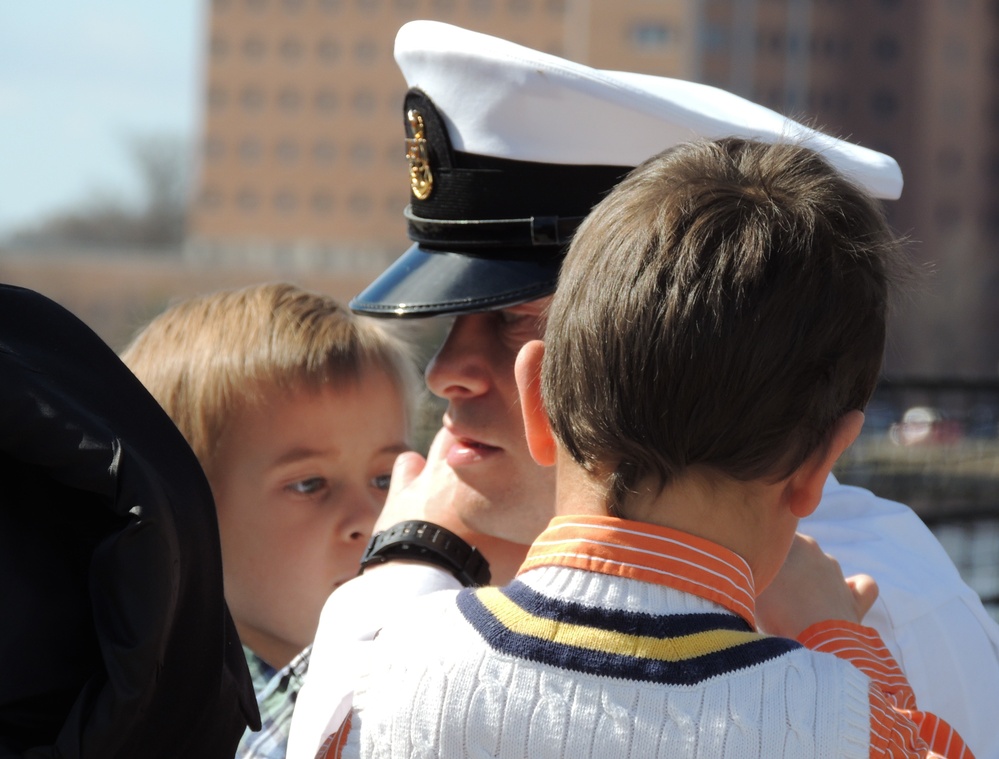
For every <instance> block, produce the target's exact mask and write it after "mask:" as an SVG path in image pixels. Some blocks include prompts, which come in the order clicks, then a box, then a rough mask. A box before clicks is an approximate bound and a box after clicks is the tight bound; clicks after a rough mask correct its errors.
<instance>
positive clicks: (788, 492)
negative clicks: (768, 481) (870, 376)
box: [784, 410, 864, 519]
mask: <svg viewBox="0 0 999 759" xmlns="http://www.w3.org/2000/svg"><path fill="white" fill-rule="evenodd" d="M863 426H864V413H863V412H862V411H856V410H854V411H847V412H846V413H845V414H843V416H841V417H840V418H839V420H838V421H837V422H836V424H835V425H833V429H832V432H831V433H830V436H829V444H828V445H827V446H826V447H825V448H820V449H819V450H817V451H815V453H813V454H812V455H811V456H810V457H809V458H808V459H806V460H805V462H804V463H803V464H802V465H801V466H800V467H799V468H798V469H797V471H796V472H795V473H794V474H792V475H791V477H790V478H789V479H788V481H787V483H786V486H785V490H784V497H785V499H786V501H787V503H788V505H789V506H790V508H791V513H792V514H794V516H796V517H798V518H799V519H803V518H804V517H807V516H808V515H809V514H811V513H812V512H813V511H815V509H816V507H817V506H818V505H819V501H820V500H821V499H822V488H823V487H825V484H826V480H827V479H828V478H829V473H830V472H831V471H832V468H833V465H834V464H835V463H836V461H837V459H839V457H840V456H841V455H842V454H843V451H845V450H846V449H847V448H849V447H850V445H851V444H852V443H853V441H854V440H856V439H857V435H859V434H860V430H861V428H862V427H863Z"/></svg>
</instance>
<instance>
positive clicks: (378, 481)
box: [371, 474, 392, 490]
mask: <svg viewBox="0 0 999 759" xmlns="http://www.w3.org/2000/svg"><path fill="white" fill-rule="evenodd" d="M391 483H392V475H391V474H379V475H377V476H375V477H372V478H371V486H372V487H374V488H377V489H378V490H388V489H389V485H390V484H391Z"/></svg>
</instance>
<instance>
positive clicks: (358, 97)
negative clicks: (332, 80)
mask: <svg viewBox="0 0 999 759" xmlns="http://www.w3.org/2000/svg"><path fill="white" fill-rule="evenodd" d="M351 105H352V106H353V108H354V111H356V112H357V113H359V114H361V115H362V116H370V115H371V114H372V113H373V112H374V110H375V96H374V95H372V94H371V93H370V92H368V91H366V90H362V91H360V92H355V93H354V97H353V98H352V99H351Z"/></svg>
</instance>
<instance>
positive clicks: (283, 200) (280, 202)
mask: <svg viewBox="0 0 999 759" xmlns="http://www.w3.org/2000/svg"><path fill="white" fill-rule="evenodd" d="M297 207H298V198H296V197H295V193H293V192H292V191H291V190H281V191H279V192H278V193H277V194H276V195H275V196H274V208H275V209H276V210H277V211H278V213H282V214H288V213H291V212H292V211H294V210H295V209H296V208H297Z"/></svg>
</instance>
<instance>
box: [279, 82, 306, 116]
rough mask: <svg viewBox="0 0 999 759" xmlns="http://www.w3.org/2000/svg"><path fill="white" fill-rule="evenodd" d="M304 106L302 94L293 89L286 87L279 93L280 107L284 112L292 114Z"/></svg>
mask: <svg viewBox="0 0 999 759" xmlns="http://www.w3.org/2000/svg"><path fill="white" fill-rule="evenodd" d="M301 104H302V93H300V92H299V91H298V90H296V89H292V88H291V87H285V88H283V89H282V90H281V91H280V92H279V93H278V105H279V106H280V107H281V110H282V111H285V112H287V113H292V112H294V111H297V110H298V108H299V106H300V105H301Z"/></svg>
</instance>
